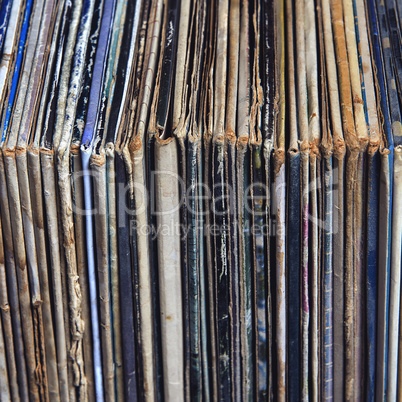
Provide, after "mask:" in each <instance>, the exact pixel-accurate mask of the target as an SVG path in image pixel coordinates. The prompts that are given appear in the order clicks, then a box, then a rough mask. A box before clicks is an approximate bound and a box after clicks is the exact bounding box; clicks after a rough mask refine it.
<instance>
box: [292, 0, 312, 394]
mask: <svg viewBox="0 0 402 402" xmlns="http://www.w3.org/2000/svg"><path fill="white" fill-rule="evenodd" d="M295 14H296V68H297V71H298V75H297V99H298V123H299V141H300V164H301V194H302V196H301V216H302V224H301V227H302V229H301V230H302V246H301V255H302V268H301V270H302V283H301V289H302V301H301V309H302V332H301V333H302V343H301V345H302V365H301V373H302V385H301V389H302V398H303V400H305V399H307V398H308V394H309V392H310V391H309V380H308V378H309V375H310V374H309V359H310V356H309V354H310V345H309V326H310V299H309V281H308V278H309V258H310V256H309V249H308V244H309V236H310V233H309V221H308V213H309V143H308V141H309V132H308V104H307V97H306V93H307V82H306V52H305V39H304V29H305V26H304V18H305V16H304V15H305V11H304V4H303V3H302V2H297V3H296V7H295Z"/></svg>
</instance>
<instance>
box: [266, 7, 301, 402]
mask: <svg viewBox="0 0 402 402" xmlns="http://www.w3.org/2000/svg"><path fill="white" fill-rule="evenodd" d="M285 6H286V18H287V20H288V21H289V23H288V24H287V26H286V43H287V54H286V66H287V81H286V84H287V85H286V87H287V92H286V94H287V99H288V101H287V103H288V106H287V108H288V109H287V111H288V114H289V120H288V124H287V126H286V130H287V133H288V138H289V146H288V150H287V186H288V191H287V200H286V203H287V220H286V230H287V233H286V237H287V244H286V249H287V252H286V260H287V266H288V277H287V289H288V294H287V303H288V311H287V314H288V330H287V336H288V389H287V391H288V397H289V400H297V399H298V398H300V378H301V375H300V367H301V358H300V357H301V353H300V352H301V350H300V339H301V338H300V328H301V326H300V324H301V320H300V318H301V315H300V301H301V293H300V278H301V275H300V268H301V259H300V251H301V248H300V247H301V242H300V234H301V231H300V216H301V215H300V211H301V209H300V208H301V205H300V195H301V189H300V150H299V142H298V140H299V136H298V126H297V105H296V75H295V60H294V51H295V49H294V43H295V36H294V35H295V30H294V6H293V4H292V1H290V0H287V1H286V4H285ZM268 188H269V187H268ZM267 201H268V200H267Z"/></svg>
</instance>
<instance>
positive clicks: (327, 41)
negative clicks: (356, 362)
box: [321, 0, 346, 401]
mask: <svg viewBox="0 0 402 402" xmlns="http://www.w3.org/2000/svg"><path fill="white" fill-rule="evenodd" d="M321 7H322V21H323V36H324V47H325V67H326V70H327V77H328V78H327V85H328V97H329V106H330V110H329V115H330V119H331V126H332V127H331V128H332V130H331V132H332V141H333V147H334V148H333V185H334V189H336V190H337V191H336V192H335V193H334V197H333V232H334V235H333V248H334V249H333V255H334V260H333V271H334V272H333V280H334V283H333V292H334V293H333V295H334V299H333V307H334V308H333V326H334V352H333V356H334V395H333V396H334V399H335V400H336V401H342V400H343V399H344V360H345V359H344V358H345V354H344V325H343V323H344V226H343V225H344V166H345V152H346V150H345V142H344V137H343V131H342V118H341V110H340V101H339V90H338V77H337V72H336V60H335V49H334V41H333V32H332V25H331V11H330V4H329V2H328V1H326V0H323V1H322V2H321Z"/></svg>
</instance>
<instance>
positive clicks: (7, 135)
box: [2, 2, 48, 400]
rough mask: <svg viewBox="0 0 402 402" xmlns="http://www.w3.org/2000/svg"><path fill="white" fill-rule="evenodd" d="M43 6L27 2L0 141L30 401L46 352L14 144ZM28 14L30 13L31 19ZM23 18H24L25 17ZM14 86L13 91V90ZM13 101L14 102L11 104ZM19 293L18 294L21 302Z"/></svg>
mask: <svg viewBox="0 0 402 402" xmlns="http://www.w3.org/2000/svg"><path fill="white" fill-rule="evenodd" d="M42 8H43V2H39V3H36V4H35V5H33V7H32V10H30V8H29V7H28V5H27V8H26V10H25V15H24V22H23V25H25V24H26V25H25V27H24V28H26V29H27V31H25V32H27V35H26V36H25V35H24V34H23V32H22V33H21V36H20V43H19V49H18V55H17V58H20V60H21V63H20V64H18V63H19V61H18V60H17V62H16V63H17V66H19V68H20V71H18V69H17V68H16V69H15V70H14V75H13V80H12V83H11V85H12V88H11V89H12V90H11V93H10V97H9V102H8V107H7V112H6V115H5V122H4V128H3V141H2V154H3V163H4V171H5V179H6V183H7V192H8V200H9V211H10V218H11V228H12V236H13V242H14V251H15V258H16V260H17V261H18V262H19V265H20V269H19V270H18V272H19V273H20V274H21V276H26V275H27V273H28V275H27V276H28V282H29V285H30V286H29V285H28V283H26V282H25V280H23V279H22V277H20V281H19V286H20V291H23V292H24V293H25V294H26V295H27V294H28V295H29V292H26V289H27V288H29V289H30V297H31V300H30V303H31V304H29V302H28V303H27V304H26V310H25V311H26V316H23V319H22V323H23V325H24V326H25V325H26V327H25V328H24V329H23V335H24V349H25V358H26V363H27V371H28V378H29V380H28V381H29V392H30V398H32V400H39V398H40V397H44V398H47V397H48V390H47V372H46V361H45V359H46V357H45V356H46V355H45V345H44V337H43V335H44V333H43V322H42V306H41V301H42V298H41V289H40V282H39V272H38V265H37V259H36V250H35V240H34V233H33V230H32V225H31V223H32V222H31V221H30V220H29V216H30V214H31V213H32V212H31V206H30V205H29V204H30V203H29V200H27V198H26V197H25V196H24V195H25V194H23V193H22V194H21V198H20V193H19V188H18V184H19V181H18V179H17V164H16V158H15V146H16V143H17V137H18V129H19V125H20V122H21V119H22V117H23V116H22V115H23V107H24V101H25V95H26V91H27V87H28V81H29V74H30V70H31V65H32V59H33V56H34V52H35V47H36V42H37V37H38V31H39V27H40V21H39V15H40V14H41V12H42ZM28 16H30V20H29V18H28ZM25 17H27V18H26V19H25ZM35 18H36V20H35ZM28 24H29V25H28ZM28 26H29V29H28ZM23 31H24V29H23ZM24 36H25V37H24ZM24 47H25V50H24ZM14 88H15V91H14V92H13V90H14ZM13 94H14V95H13ZM13 98H14V99H13ZM13 100H14V102H13V103H11V102H12V101H13ZM25 188H26V187H25ZM21 202H22V203H24V207H25V208H27V209H23V210H21ZM24 227H25V228H26V231H24V230H23V228H24ZM22 271H24V272H22ZM24 282H25V283H24ZM28 286H29V287H28ZM21 296H22V295H21V293H20V303H21ZM25 297H26V296H25ZM26 302H27V301H26ZM31 325H32V327H31ZM25 329H27V331H25ZM41 368H42V369H41ZM37 369H39V370H40V371H41V376H40V377H39V381H37V376H36V371H37Z"/></svg>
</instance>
